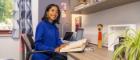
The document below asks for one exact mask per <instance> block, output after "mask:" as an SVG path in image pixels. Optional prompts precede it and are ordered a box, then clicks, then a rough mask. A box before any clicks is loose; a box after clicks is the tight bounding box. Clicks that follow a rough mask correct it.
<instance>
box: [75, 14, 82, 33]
mask: <svg viewBox="0 0 140 60" xmlns="http://www.w3.org/2000/svg"><path fill="white" fill-rule="evenodd" d="M81 27H82V16H77V17H75V31H77V30H78V29H80V28H81Z"/></svg>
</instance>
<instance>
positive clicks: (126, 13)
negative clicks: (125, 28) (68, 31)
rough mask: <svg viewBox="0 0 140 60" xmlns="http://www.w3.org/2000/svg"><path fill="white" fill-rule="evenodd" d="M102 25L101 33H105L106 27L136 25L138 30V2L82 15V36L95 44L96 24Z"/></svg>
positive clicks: (139, 3) (139, 26) (139, 2)
mask: <svg viewBox="0 0 140 60" xmlns="http://www.w3.org/2000/svg"><path fill="white" fill-rule="evenodd" d="M99 23H101V24H103V25H104V29H103V32H104V33H105V32H107V25H115V24H136V25H137V29H139V28H140V1H138V2H134V3H130V4H127V5H123V6H119V7H115V8H111V9H107V10H104V11H100V12H97V13H92V14H88V15H83V23H82V24H83V27H84V29H85V32H84V36H85V37H86V38H88V39H89V40H91V41H92V42H93V43H95V44H97V32H98V31H97V27H96V25H97V24H99Z"/></svg>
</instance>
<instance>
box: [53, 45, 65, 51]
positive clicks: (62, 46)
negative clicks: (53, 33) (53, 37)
mask: <svg viewBox="0 0 140 60" xmlns="http://www.w3.org/2000/svg"><path fill="white" fill-rule="evenodd" d="M66 45H67V44H61V45H60V46H59V47H57V48H56V49H55V52H60V49H61V48H64V47H65V46H66Z"/></svg>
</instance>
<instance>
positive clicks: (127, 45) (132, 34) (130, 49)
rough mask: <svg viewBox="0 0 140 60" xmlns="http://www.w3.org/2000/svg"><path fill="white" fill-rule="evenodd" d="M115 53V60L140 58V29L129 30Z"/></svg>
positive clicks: (136, 59) (139, 59) (138, 59)
mask: <svg viewBox="0 0 140 60" xmlns="http://www.w3.org/2000/svg"><path fill="white" fill-rule="evenodd" d="M124 37H125V39H124V41H123V42H121V43H120V45H119V47H117V48H116V50H115V51H114V54H113V60H140V31H132V30H128V31H126V32H125V34H124Z"/></svg>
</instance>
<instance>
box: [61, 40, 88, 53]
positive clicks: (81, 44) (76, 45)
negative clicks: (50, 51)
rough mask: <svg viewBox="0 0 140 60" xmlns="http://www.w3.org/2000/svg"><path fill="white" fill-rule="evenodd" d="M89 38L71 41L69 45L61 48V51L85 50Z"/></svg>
mask: <svg viewBox="0 0 140 60" xmlns="http://www.w3.org/2000/svg"><path fill="white" fill-rule="evenodd" d="M86 42H87V39H81V40H78V41H74V42H70V43H68V45H66V46H65V47H63V48H61V49H60V52H76V51H83V50H84V48H85V47H86Z"/></svg>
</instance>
